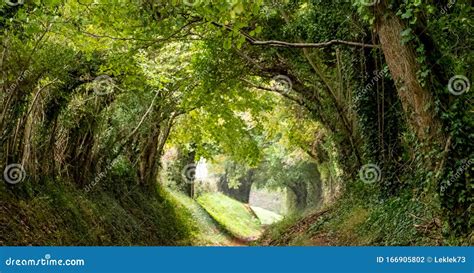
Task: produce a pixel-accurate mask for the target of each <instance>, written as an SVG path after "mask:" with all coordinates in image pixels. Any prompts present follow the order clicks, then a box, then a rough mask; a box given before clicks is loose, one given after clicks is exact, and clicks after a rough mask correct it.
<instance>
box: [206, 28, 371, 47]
mask: <svg viewBox="0 0 474 273" xmlns="http://www.w3.org/2000/svg"><path fill="white" fill-rule="evenodd" d="M212 24H213V25H214V26H217V27H223V28H225V29H227V30H228V31H230V32H234V29H233V28H232V27H231V26H227V25H221V24H219V23H215V22H212ZM239 33H240V35H242V36H244V37H245V40H246V41H247V42H249V43H250V44H251V45H256V46H273V47H287V48H321V47H328V46H333V45H348V46H355V47H363V48H379V47H380V46H379V45H374V44H365V43H359V42H353V41H345V40H339V39H334V40H330V41H326V42H320V43H291V42H285V41H278V40H265V41H261V40H257V39H255V38H253V37H252V36H250V35H249V34H248V33H246V32H244V31H242V30H240V31H239Z"/></svg>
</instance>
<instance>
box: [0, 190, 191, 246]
mask: <svg viewBox="0 0 474 273" xmlns="http://www.w3.org/2000/svg"><path fill="white" fill-rule="evenodd" d="M115 183H116V184H118V183H120V182H115ZM0 184H1V185H0V221H1V222H2V224H0V245H10V246H25V245H35V246H71V245H79V246H90V245H98V246H116V245H121V246H122V245H124V246H128V245H145V246H150V245H157V246H158V245H190V244H192V240H191V239H192V237H191V233H192V231H193V227H192V225H191V224H190V223H192V222H193V219H191V218H190V217H189V216H188V215H186V214H184V213H183V212H182V211H179V209H176V207H177V204H176V202H175V201H174V200H173V199H172V198H170V197H169V196H168V194H167V193H165V192H163V191H161V190H157V191H156V192H150V191H145V190H142V189H139V188H137V187H134V186H133V185H130V186H128V187H130V191H128V192H127V194H123V193H119V194H115V193H111V192H108V191H105V190H101V189H100V188H99V186H98V188H97V191H95V192H91V193H85V192H84V191H83V190H81V189H79V188H76V187H74V186H73V185H70V184H68V183H60V182H54V183H53V182H45V183H43V184H36V185H34V187H33V185H31V184H29V183H28V182H26V181H25V182H24V183H23V184H22V185H18V186H16V187H10V188H6V185H5V183H0ZM121 184H123V185H125V184H126V183H125V182H124V183H121ZM124 187H127V186H124ZM33 189H34V190H33Z"/></svg>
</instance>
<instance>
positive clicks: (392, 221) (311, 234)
mask: <svg viewBox="0 0 474 273" xmlns="http://www.w3.org/2000/svg"><path fill="white" fill-rule="evenodd" d="M353 192H354V191H353ZM355 192H357V191H355ZM358 193H359V194H346V195H344V196H343V197H342V198H341V199H340V200H338V201H337V202H336V203H335V204H334V205H332V206H330V207H328V208H324V209H320V210H318V211H314V212H313V213H310V214H307V215H299V216H296V215H293V216H290V217H286V218H285V219H284V220H283V221H281V222H279V223H276V224H274V225H271V226H270V227H269V228H268V229H267V230H266V232H265V234H264V235H263V236H262V238H261V239H260V243H262V244H263V245H338V246H341V245H342V246H351V245H361V246H374V245H375V246H411V245H419V246H436V245H472V244H473V238H474V237H473V236H472V234H471V236H470V237H456V236H454V235H446V234H443V230H444V228H445V227H444V226H443V224H442V223H443V221H442V219H441V218H440V215H441V213H440V212H439V211H438V210H437V209H436V207H434V206H433V205H428V204H432V202H430V201H429V200H427V199H426V198H427V197H426V196H423V195H421V194H420V195H414V193H413V192H412V191H408V190H407V191H405V192H402V193H400V195H399V196H397V197H392V198H388V199H385V200H378V199H375V198H373V199H371V197H370V196H374V195H373V194H371V193H370V192H363V191H358ZM363 196H365V198H363Z"/></svg>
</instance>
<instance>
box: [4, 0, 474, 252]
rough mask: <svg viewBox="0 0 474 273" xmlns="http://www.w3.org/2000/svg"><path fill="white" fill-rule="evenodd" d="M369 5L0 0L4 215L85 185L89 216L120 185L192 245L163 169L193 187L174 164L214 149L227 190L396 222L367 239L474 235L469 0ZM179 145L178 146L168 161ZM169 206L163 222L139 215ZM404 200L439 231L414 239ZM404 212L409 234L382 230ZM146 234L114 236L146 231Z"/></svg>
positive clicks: (293, 0)
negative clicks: (271, 194)
mask: <svg viewBox="0 0 474 273" xmlns="http://www.w3.org/2000/svg"><path fill="white" fill-rule="evenodd" d="M368 2H370V1H366V0H353V1H323V0H268V1H267V0H228V1H217V0H216V1H210V0H197V1H189V0H167V1H161V0H159V1H155V0H140V1H131V0H108V1H106V0H94V1H92V0H83V1H77V0H42V1H36V0H25V1H22V0H21V1H20V0H15V1H14V0H8V1H2V2H1V3H0V42H1V44H2V48H1V49H0V51H1V55H0V67H1V72H2V74H1V75H0V88H1V91H0V105H1V108H0V132H1V133H0V165H1V166H2V171H3V170H5V175H4V176H6V175H7V170H8V169H11V168H13V167H14V170H12V175H10V174H9V175H10V176H9V178H5V180H6V183H2V184H1V186H0V193H1V197H2V199H1V200H0V218H1V219H3V218H9V217H10V216H9V215H11V214H15V215H16V214H17V213H16V211H17V209H15V207H16V205H13V204H16V203H18V204H20V205H19V206H20V207H22V208H23V209H25V211H28V208H29V207H31V208H32V209H33V210H34V207H35V204H36V203H35V202H36V200H38V199H41V198H43V197H44V196H46V197H47V198H49V197H48V196H50V195H54V196H56V197H57V198H56V197H55V198H53V200H54V202H53V203H54V204H59V206H66V207H67V206H69V205H67V203H68V202H66V201H64V200H63V201H61V198H60V196H61V194H64V195H65V196H66V195H67V196H69V197H68V198H70V194H71V193H74V192H76V191H78V192H80V194H78V195H77V196H78V197H77V199H78V200H79V199H80V200H83V201H84V202H86V203H87V206H91V208H90V209H84V208H83V209H81V210H80V211H81V213H87V211H96V210H97V208H96V206H97V207H103V210H111V211H115V209H116V208H117V207H116V206H113V207H112V208H110V207H108V206H105V205H104V206H100V205H99V204H100V203H104V202H108V201H107V200H108V199H109V198H110V199H112V200H114V201H113V202H117V206H120V207H123V210H124V211H126V212H127V213H128V214H130V215H133V214H135V212H134V211H135V210H139V211H141V213H143V215H144V216H143V217H141V216H140V217H139V218H140V219H142V220H143V221H148V222H151V223H152V224H151V225H153V226H157V227H159V226H160V225H164V223H167V224H166V225H170V224H168V223H172V225H171V226H173V229H174V231H175V232H176V234H177V235H176V236H177V238H176V240H175V241H172V240H170V239H169V238H170V237H169V236H168V235H169V234H168V232H169V231H165V229H161V228H157V229H156V230H157V233H158V234H157V235H156V236H157V237H156V238H154V239H153V242H151V243H154V244H159V243H163V244H174V243H176V244H178V243H182V242H185V241H186V240H187V239H188V235H189V233H190V231H189V227H187V225H188V223H187V220H186V219H185V218H186V216H183V215H182V214H181V213H180V212H179V210H180V208H172V206H170V203H169V202H172V201H170V199H169V197H168V196H167V195H166V194H165V193H164V191H163V189H162V188H163V187H164V186H163V184H165V183H164V181H160V180H163V179H164V178H166V177H167V176H166V175H165V176H164V175H162V174H163V172H169V173H170V177H168V178H167V179H170V180H176V182H177V183H178V185H177V188H178V189H179V190H182V191H184V192H187V193H190V195H191V196H192V195H193V194H194V188H193V187H192V186H190V185H189V183H187V184H186V183H184V184H181V185H179V183H180V182H179V181H180V180H181V179H180V174H181V169H182V168H183V167H184V166H185V165H189V164H191V163H195V162H198V160H199V159H200V158H206V159H209V160H211V161H213V163H214V164H217V165H219V166H220V167H221V169H222V170H221V174H222V177H221V178H220V179H221V182H222V183H224V184H225V187H227V188H226V189H227V190H228V191H229V192H230V191H231V190H230V189H231V188H236V189H238V188H239V186H240V185H242V184H245V183H247V184H248V185H247V186H248V187H251V186H252V184H255V186H256V187H267V188H275V189H283V190H287V191H289V192H291V193H292V194H293V196H294V201H293V202H294V203H295V206H294V209H295V210H296V211H297V212H303V211H307V210H314V209H316V208H320V207H321V206H329V205H330V204H333V202H336V203H337V200H346V201H347V200H348V201H347V202H346V204H345V206H344V205H343V206H342V207H341V206H339V205H338V206H335V207H336V210H337V208H339V209H340V210H341V211H342V212H344V213H341V214H340V215H339V216H340V217H343V216H344V215H348V214H350V213H351V211H356V212H357V209H358V208H360V207H363V208H364V213H363V215H364V217H361V219H362V220H361V221H360V223H359V222H358V223H357V225H360V228H361V230H362V231H365V232H371V231H370V230H369V228H368V227H369V226H373V227H375V228H377V227H386V228H387V232H386V233H381V232H380V233H378V235H379V236H380V237H378V238H371V239H370V240H369V239H368V240H369V242H375V241H376V242H378V243H381V244H411V243H423V244H430V243H433V244H434V243H439V244H461V243H465V242H466V240H467V239H466V238H469V236H471V237H472V229H473V224H474V217H473V215H474V213H473V209H474V207H473V200H474V183H473V181H474V179H473V169H474V165H473V164H472V162H473V160H474V158H473V156H474V149H473V143H474V130H473V128H474V117H473V115H472V114H473V108H472V99H473V95H472V94H473V92H472V90H469V88H470V82H471V79H472V64H473V58H472V57H473V52H474V51H473V50H472V36H470V35H469V34H470V30H471V28H472V19H471V18H472V17H473V16H472V14H473V13H472V6H471V3H470V1H466V0H459V1H447V0H446V1H434V0H430V1H418V0H413V1H411V0H410V1H407V0H405V1H402V0H390V1H384V0H382V1H372V3H368ZM171 148H174V149H177V150H178V156H177V158H176V160H175V161H174V165H170V166H167V168H168V169H166V168H163V166H162V159H163V158H162V157H163V155H164V154H165V151H168V150H170V149H171ZM3 168H5V169H3ZM13 172H14V173H13ZM367 175H368V176H367ZM18 176H20V178H21V179H18ZM171 176H172V177H171ZM158 177H159V178H161V179H157V178H158ZM17 179H18V180H21V183H16V182H19V181H16V180H17ZM8 180H10V181H8ZM11 180H15V181H13V182H14V183H12V181H11ZM367 182H368V183H367ZM51 183H53V184H55V185H56V184H57V185H59V186H58V189H57V191H58V192H56V193H54V192H55V191H54V190H53V191H52V190H51ZM229 183H230V184H229ZM242 187H244V186H242ZM61 189H62V190H63V191H64V193H61ZM249 189H250V188H249ZM245 192H246V191H245ZM244 195H248V194H247V193H245V194H244ZM58 196H59V197H58ZM133 196H138V197H137V198H133ZM128 199H130V200H128ZM85 200H87V201H85ZM239 200H241V201H244V202H245V201H246V198H245V196H244V198H243V199H239ZM247 201H248V198H247ZM24 202H25V203H24ZM71 202H74V201H71ZM137 202H138V203H139V202H143V203H144V204H143V205H141V204H138V203H137ZM150 202H151V204H148V205H146V203H150ZM341 202H342V201H341ZM364 202H366V204H361V203H364ZM411 202H413V203H416V204H410V203H411ZM79 203H80V202H79ZM47 204H48V203H45V206H50V205H51V204H49V205H47ZM85 206H86V205H85ZM87 206H86V207H87ZM160 208H162V209H163V211H162V213H160V214H159V216H157V217H162V218H160V219H161V220H163V221H161V220H160V219H158V218H151V219H148V218H147V216H145V215H147V214H149V213H156V210H160ZM36 209H37V207H36ZM387 210H388V211H389V212H386V211H387ZM390 210H392V211H390ZM165 211H166V213H165ZM400 211H403V213H405V214H397V212H400ZM115 212H116V213H119V212H118V211H115ZM345 212H347V213H345ZM71 213H77V212H76V211H75V210H74V209H71ZM421 213H423V215H421ZM31 214H32V215H34V213H31ZM51 214H54V212H51ZM91 214H96V212H91ZM409 214H414V215H415V216H416V217H418V218H419V219H422V222H423V226H426V222H428V223H432V222H433V223H434V224H433V225H430V226H429V227H430V229H433V232H434V233H436V234H438V235H439V234H441V235H440V236H441V238H442V239H440V238H439V237H437V238H436V241H430V240H428V239H427V240H423V241H416V242H415V241H411V237H410V238H407V237H406V236H408V237H409V236H417V235H418V234H420V233H419V232H418V230H417V228H418V227H419V225H418V224H415V223H414V222H413V221H412V222H404V223H402V221H404V219H403V218H404V216H406V215H409ZM138 215H140V214H138ZM335 215H336V216H337V213H336V214H335ZM390 215H392V216H393V215H395V216H394V217H392V216H390ZM188 216H189V215H188ZM336 216H335V217H336ZM28 217H33V218H34V217H35V216H28ZM45 217H46V216H45ZM71 217H72V218H74V216H71ZM430 217H431V218H430ZM91 218H93V217H92V216H91ZM336 218H337V217H336ZM389 218H390V219H392V220H393V219H395V220H393V221H392V222H390V223H391V224H387V221H391V220H390V219H389ZM14 219H17V220H18V221H17V222H18V223H23V222H22V221H23V220H22V217H20V216H19V217H16V218H14ZM109 220H110V219H109ZM83 221H85V222H88V221H91V220H83ZM104 221H107V219H105V220H104ZM334 221H335V222H334V223H330V224H328V225H325V224H321V225H318V227H321V228H326V227H327V226H331V225H332V224H334V225H337V221H338V220H337V219H336V220H334ZM341 221H342V220H341ZM15 223H16V222H15ZM18 223H16V224H15V225H17V224H18ZM104 223H105V222H104ZM12 225H13V224H12ZM18 225H20V226H21V224H18ZM24 225H28V223H26V224H24ZM66 225H67V224H66ZM80 225H81V227H82V228H85V227H86V226H87V225H88V224H85V223H80ZM104 225H105V224H104ZM397 225H398V226H397ZM60 226H61V225H59V224H58V228H60ZM108 226H111V224H110V223H109V225H108ZM400 226H402V227H403V229H402V231H403V234H404V235H403V236H402V235H400V236H398V237H397V238H399V240H398V239H397V241H392V242H388V241H386V239H387V238H386V237H390V236H391V234H390V231H391V230H393V229H397V228H398V227H400ZM180 227H182V229H181V228H180ZM364 227H367V228H366V229H364ZM120 228H124V229H126V228H127V227H122V226H121V227H120ZM315 228H316V227H315ZM48 229H52V230H54V227H48ZM9 230H10V229H6V230H4V228H3V226H2V230H0V236H1V237H0V244H3V243H4V244H13V243H19V244H22V243H29V241H28V240H29V239H27V238H25V239H20V240H16V239H11V238H3V234H7V233H9ZM72 232H74V231H73V230H71V233H72ZM98 232H99V231H98ZM141 234H142V235H137V236H138V237H140V236H143V237H141V238H138V237H137V238H127V239H124V240H123V241H119V240H115V242H116V243H121V242H122V243H125V244H127V243H134V242H140V243H143V238H145V237H146V236H148V235H147V234H148V233H147V231H146V230H143V233H141ZM407 234H408V235H407ZM423 235H424V236H425V237H426V234H423ZM18 236H19V237H21V236H22V235H21V234H19V235H18ZM160 236H161V237H160ZM100 237H101V236H100V235H97V236H95V237H94V236H92V237H90V238H89V237H88V238H89V240H88V241H87V242H88V243H91V244H94V243H100V242H99V239H97V238H100ZM165 238H167V239H165ZM453 238H455V239H453ZM458 238H459V239H458ZM58 240H60V241H58V242H57V243H59V244H61V243H62V244H74V243H75V241H76V240H75V239H71V240H65V241H61V239H58ZM104 240H105V241H106V244H109V243H110V241H114V239H113V238H112V239H110V238H109V239H104ZM178 241H179V242H178ZM49 242H51V240H50V239H48V240H44V241H41V240H40V239H38V240H37V241H35V243H37V244H41V243H49ZM102 243H104V242H102Z"/></svg>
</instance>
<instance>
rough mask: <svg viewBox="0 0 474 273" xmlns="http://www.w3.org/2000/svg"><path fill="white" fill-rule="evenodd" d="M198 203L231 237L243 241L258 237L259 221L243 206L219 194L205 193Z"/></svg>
mask: <svg viewBox="0 0 474 273" xmlns="http://www.w3.org/2000/svg"><path fill="white" fill-rule="evenodd" d="M198 202H199V204H201V206H202V207H203V208H204V209H205V210H206V211H207V212H208V213H209V214H210V215H211V216H212V218H214V219H215V220H216V221H217V222H218V223H219V224H220V225H221V226H222V227H223V228H224V229H225V230H227V231H228V232H229V233H230V234H232V236H234V237H236V238H238V239H240V240H244V241H252V240H255V239H257V238H258V237H259V236H260V234H261V232H262V229H261V225H260V221H259V220H258V219H257V218H256V217H255V215H254V214H253V213H252V211H251V210H250V209H249V208H247V207H246V206H245V205H244V204H242V203H240V202H238V201H236V200H234V199H232V198H230V197H227V196H225V195H224V194H221V193H206V194H204V195H202V196H200V197H199V198H198Z"/></svg>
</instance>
